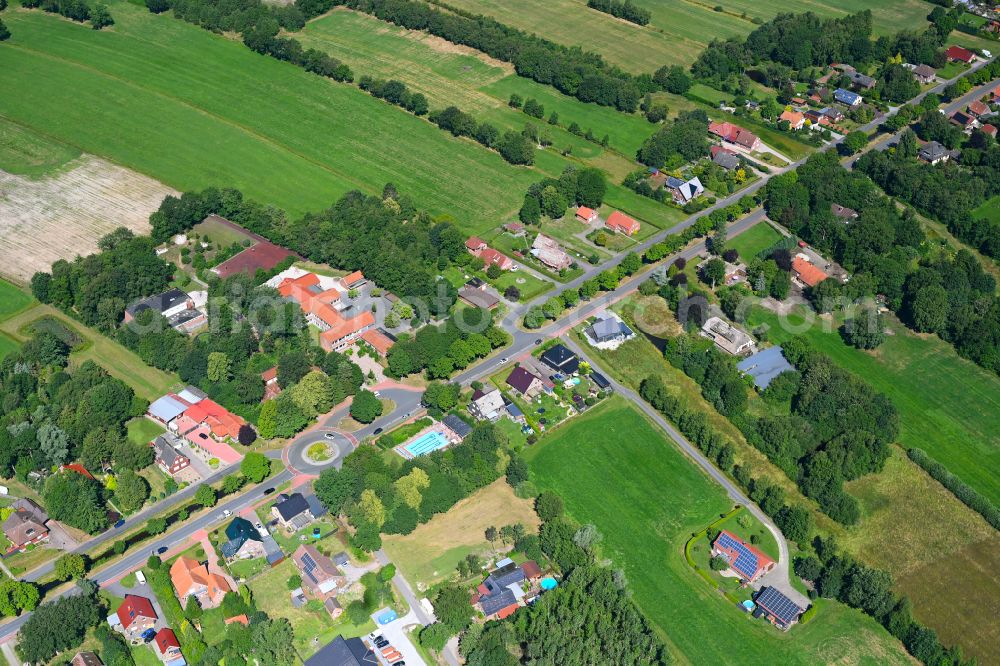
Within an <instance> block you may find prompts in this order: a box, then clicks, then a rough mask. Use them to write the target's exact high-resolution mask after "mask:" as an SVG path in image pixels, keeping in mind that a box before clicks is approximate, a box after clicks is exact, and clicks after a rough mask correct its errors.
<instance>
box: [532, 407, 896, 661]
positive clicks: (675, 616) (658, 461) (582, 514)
mask: <svg viewBox="0 0 1000 666" xmlns="http://www.w3.org/2000/svg"><path fill="white" fill-rule="evenodd" d="M526 457H527V459H528V463H529V466H530V468H531V471H532V475H533V478H534V480H535V481H536V483H537V484H538V485H539V487H541V488H542V489H551V490H554V491H556V492H558V493H559V494H560V495H562V497H563V499H564V500H565V502H566V509H567V512H568V514H569V515H570V516H571V517H572V518H574V519H575V520H577V521H579V522H581V523H593V524H594V525H596V526H597V528H598V530H600V532H601V534H602V535H603V536H604V539H603V541H602V542H601V551H602V552H601V555H602V556H603V557H608V558H610V560H611V562H612V566H614V567H621V568H623V569H624V571H625V574H626V576H627V578H628V580H629V586H630V590H631V592H632V594H633V598H634V599H635V601H636V603H637V604H638V606H639V608H640V609H641V610H642V612H643V613H644V614H645V616H646V617H647V618H648V619H649V621H650V622H651V623H652V624H653V626H654V627H655V628H656V629H657V631H658V633H659V634H660V636H661V637H662V638H663V639H664V640H665V642H667V644H668V647H669V649H670V651H671V652H672V653H673V654H674V655H676V656H677V658H678V659H680V660H682V661H685V662H687V663H693V664H702V663H713V662H717V663H732V662H734V661H738V662H740V663H754V662H760V663H781V664H815V663H834V662H838V663H879V664H888V663H898V664H904V663H908V657H907V656H906V655H905V653H904V652H903V648H902V646H901V645H900V644H899V643H898V642H897V641H896V640H895V639H893V638H892V637H890V636H889V634H888V633H887V632H886V631H885V630H884V629H883V628H882V627H881V626H879V625H878V624H877V623H876V622H875V621H874V620H872V619H871V618H868V617H866V616H864V615H863V614H862V613H861V612H860V611H855V610H851V609H849V608H847V607H846V606H842V605H839V604H835V603H824V604H823V605H822V608H821V609H820V612H819V614H818V616H817V617H816V619H815V620H814V621H813V622H811V623H809V624H806V625H800V626H796V627H795V628H794V629H793V630H792V631H790V632H788V633H783V632H780V631H778V630H777V629H775V628H773V627H771V626H770V625H768V624H766V623H764V622H763V621H762V620H755V619H753V618H751V617H750V616H748V615H747V614H745V613H743V612H742V611H740V610H739V609H738V608H736V607H735V605H733V604H732V603H731V602H728V601H726V600H725V599H724V598H722V597H721V596H719V595H718V593H716V592H715V591H713V590H712V588H711V587H710V586H709V585H708V584H707V583H706V582H705V581H704V580H703V579H702V578H701V577H699V576H698V575H697V574H696V573H695V572H694V571H693V570H692V569H691V568H690V567H689V566H688V564H687V562H686V561H685V559H684V555H683V546H684V543H685V541H686V540H687V539H688V538H689V537H690V536H691V534H692V533H694V532H696V531H698V530H699V529H701V528H703V527H704V526H705V525H707V524H708V523H710V522H711V521H712V520H713V519H715V518H717V517H719V515H720V514H722V513H724V512H725V511H726V510H727V509H729V508H730V507H731V503H730V501H729V500H728V498H727V497H726V495H725V493H724V492H723V490H722V488H721V487H719V486H717V485H715V484H714V483H713V482H712V481H711V480H710V479H709V478H708V477H707V476H705V475H704V474H703V473H702V471H701V470H700V469H699V468H698V467H696V466H695V465H694V464H693V463H692V462H690V461H689V460H688V459H687V458H686V457H684V456H683V455H682V454H681V453H680V452H679V451H678V450H677V449H676V448H675V447H674V446H673V444H672V443H670V442H668V441H667V440H666V439H665V437H664V436H663V435H662V434H661V433H660V432H659V431H658V430H657V429H655V428H654V427H653V426H652V425H651V424H650V423H649V422H648V421H646V419H645V418H644V417H643V416H642V415H641V414H640V413H639V412H638V411H637V410H636V409H635V408H634V407H633V406H632V405H630V404H628V403H626V402H625V400H624V399H622V398H620V397H613V398H611V399H609V400H607V401H606V402H605V403H604V404H602V405H600V406H598V407H595V408H593V409H592V410H591V411H590V412H588V413H586V414H584V415H582V416H581V417H579V418H577V419H574V420H573V422H572V423H570V424H567V425H566V426H564V427H563V428H560V429H559V430H558V431H557V432H555V433H553V434H552V435H551V436H549V437H545V438H543V439H542V441H541V442H540V443H539V444H538V445H537V446H535V447H533V448H531V449H529V450H528V452H527V453H526ZM708 637H710V639H709V638H708Z"/></svg>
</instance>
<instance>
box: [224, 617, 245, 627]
mask: <svg viewBox="0 0 1000 666" xmlns="http://www.w3.org/2000/svg"><path fill="white" fill-rule="evenodd" d="M233 622H239V623H240V624H242V625H245V626H248V627H249V626H250V618H248V617H247V616H246V615H245V614H240V615H237V616H235V617H227V618H226V619H225V623H226V624H232V623H233Z"/></svg>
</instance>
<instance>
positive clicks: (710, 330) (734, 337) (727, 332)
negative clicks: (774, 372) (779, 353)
mask: <svg viewBox="0 0 1000 666" xmlns="http://www.w3.org/2000/svg"><path fill="white" fill-rule="evenodd" d="M701 334H702V335H703V336H705V337H706V338H708V339H709V340H711V341H712V342H714V343H715V346H716V347H718V348H719V349H721V350H722V351H724V352H726V353H727V354H732V355H733V356H743V355H744V354H747V353H752V352H753V350H754V341H753V338H751V337H750V336H749V335H747V334H746V333H745V332H744V331H741V330H740V329H738V328H736V327H735V326H733V325H732V324H730V323H728V322H726V321H724V320H722V319H720V318H719V317H709V318H708V320H706V321H705V324H704V325H703V326H702V327H701Z"/></svg>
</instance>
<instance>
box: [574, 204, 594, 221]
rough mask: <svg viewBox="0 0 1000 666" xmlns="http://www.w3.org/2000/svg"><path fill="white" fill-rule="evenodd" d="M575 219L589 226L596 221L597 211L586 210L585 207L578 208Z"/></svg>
mask: <svg viewBox="0 0 1000 666" xmlns="http://www.w3.org/2000/svg"><path fill="white" fill-rule="evenodd" d="M576 219H578V220H580V221H581V222H583V223H584V224H590V223H591V222H594V221H595V220H597V211H596V210H594V209H592V208H587V207H586V206H580V207H579V208H577V209H576Z"/></svg>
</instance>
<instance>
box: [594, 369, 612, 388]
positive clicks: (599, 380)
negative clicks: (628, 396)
mask: <svg viewBox="0 0 1000 666" xmlns="http://www.w3.org/2000/svg"><path fill="white" fill-rule="evenodd" d="M590 379H591V381H593V382H594V383H595V384H597V388H599V389H601V390H602V391H603V390H604V389H606V388H608V387H609V386H611V382H609V381H608V378H607V377H605V376H604V375H602V374H601V373H599V372H593V371H592V372H591V373H590Z"/></svg>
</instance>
